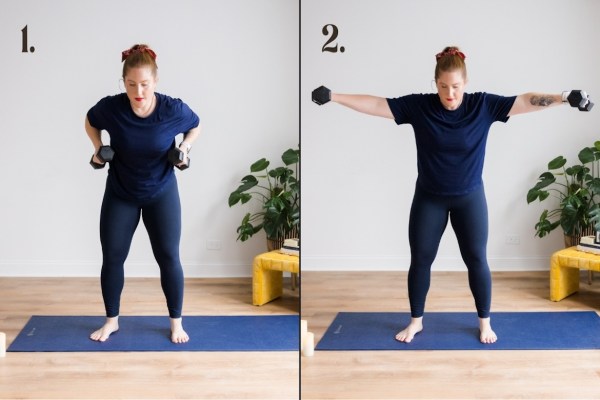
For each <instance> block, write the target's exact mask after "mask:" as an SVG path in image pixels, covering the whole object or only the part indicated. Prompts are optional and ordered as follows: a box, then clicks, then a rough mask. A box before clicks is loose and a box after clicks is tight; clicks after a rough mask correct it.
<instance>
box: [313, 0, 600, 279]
mask: <svg viewBox="0 0 600 400" xmlns="http://www.w3.org/2000/svg"><path fill="white" fill-rule="evenodd" d="M598 16H600V2H598V1H595V0H569V1H567V0H502V1H478V0H454V1H435V0H425V1H399V0H370V1H364V0H326V1H323V0H303V1H302V9H301V31H302V43H301V71H302V84H301V107H302V113H301V126H302V151H303V154H302V157H303V159H302V179H303V187H302V229H303V231H302V235H303V240H302V268H303V269H304V270H407V269H408V265H409V262H410V252H409V246H408V234H407V230H408V214H409V209H410V204H411V200H412V195H413V189H414V182H415V179H416V156H415V148H414V147H415V144H414V137H413V132H412V128H411V127H410V126H407V125H404V126H397V125H396V124H395V123H394V122H393V121H388V120H384V119H378V118H375V117H370V116H366V115H361V114H358V113H355V112H352V111H350V110H348V109H345V108H343V107H341V106H339V105H337V104H327V105H325V106H322V107H318V106H316V105H314V104H313V103H311V100H310V93H311V91H312V89H314V88H315V87H317V86H319V85H321V84H325V85H326V86H328V87H330V88H331V89H332V90H334V91H337V92H339V93H368V94H374V95H379V96H384V97H396V96H400V95H404V94H409V93H421V92H423V93H426V92H432V91H433V90H434V89H433V86H432V79H433V70H434V67H435V58H434V55H435V54H436V53H437V52H439V51H441V50H442V49H443V47H444V46H446V45H458V46H460V47H461V48H462V49H463V50H464V52H465V53H466V55H467V60H466V61H467V66H468V69H469V78H470V82H469V84H468V86H467V91H469V92H475V91H487V92H491V93H497V94H502V95H515V94H520V93H523V92H528V91H539V92H549V93H560V92H561V91H563V90H568V89H584V90H587V91H588V93H590V94H591V96H592V99H595V100H597V101H600V79H598V72H599V71H600V68H599V66H600V53H599V52H598V43H599V42H600V24H598V21H597V19H598ZM326 24H335V25H336V26H337V27H338V29H339V36H338V38H337V40H336V42H337V44H338V46H344V48H345V52H344V53H341V52H337V53H324V52H322V47H323V45H324V44H325V42H326V40H327V37H326V36H324V35H323V34H322V32H321V29H322V27H323V26H324V25H326ZM336 42H334V43H333V44H335V43H336ZM599 107H600V106H599ZM599 122H600V108H596V109H594V110H592V112H590V113H583V112H579V111H577V110H575V109H572V108H570V107H560V108H557V109H552V110H546V111H543V112H540V113H535V114H528V115H523V116H517V117H513V118H511V119H510V121H509V122H508V123H507V124H502V123H496V124H494V125H493V126H492V129H491V132H490V138H489V141H488V150H487V158H486V165H485V170H484V180H485V182H486V194H487V198H488V206H489V221H490V237H489V245H488V256H489V262H490V266H491V268H492V269H493V270H537V269H539V270H547V269H548V262H549V257H550V255H551V254H552V252H554V251H555V250H557V249H559V248H561V246H563V244H562V233H561V232H558V230H557V231H555V232H554V233H553V234H552V235H551V236H550V237H548V238H544V239H539V238H536V237H534V233H535V230H534V228H533V227H534V225H535V223H536V222H537V219H538V217H539V214H540V212H541V210H543V209H544V208H547V207H548V205H547V204H541V205H540V204H537V203H536V204H532V205H527V203H526V200H525V196H526V193H527V190H528V189H529V188H530V187H531V186H532V185H533V184H534V183H535V181H536V178H537V177H538V176H539V174H540V173H541V172H543V171H544V170H545V168H546V165H547V162H548V161H550V160H551V159H552V158H554V157H555V156H558V155H560V154H562V155H564V156H566V157H567V158H568V159H569V160H572V161H575V160H576V155H577V153H578V151H579V150H580V149H581V148H582V147H584V146H589V145H592V143H593V142H594V141H596V140H599V139H600V131H599V128H600V124H599ZM508 235H518V236H519V237H520V244H518V245H515V244H507V243H506V237H507V236H508ZM436 269H437V270H462V269H464V264H463V262H462V260H461V258H460V253H459V250H458V246H457V244H456V238H455V236H454V233H453V232H452V229H451V227H449V228H448V229H447V230H446V233H445V235H444V237H443V239H442V243H441V246H440V250H439V253H438V258H437V260H436V262H435V264H434V270H436Z"/></svg>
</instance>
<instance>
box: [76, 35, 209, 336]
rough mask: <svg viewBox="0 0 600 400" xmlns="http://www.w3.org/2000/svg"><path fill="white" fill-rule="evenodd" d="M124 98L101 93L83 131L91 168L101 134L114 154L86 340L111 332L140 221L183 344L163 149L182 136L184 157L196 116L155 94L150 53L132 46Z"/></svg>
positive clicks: (171, 187)
mask: <svg viewBox="0 0 600 400" xmlns="http://www.w3.org/2000/svg"><path fill="white" fill-rule="evenodd" d="M122 61H124V63H123V81H124V84H125V88H126V93H121V94H118V95H116V96H108V97H105V98H103V99H102V100H100V101H99V102H98V103H97V104H96V105H95V106H94V107H92V108H91V109H90V110H89V111H88V113H87V116H86V120H85V130H86V132H87V134H88V136H89V138H90V140H91V141H92V144H93V145H94V148H95V152H94V156H93V157H92V161H93V162H94V163H98V164H103V160H101V159H100V158H98V157H97V153H98V150H99V148H100V146H102V137H101V131H102V130H106V131H107V132H108V134H109V135H110V146H111V148H112V149H113V150H114V152H115V155H114V158H113V159H112V161H111V162H110V168H109V170H108V178H107V181H106V189H105V192H104V199H103V201H102V209H101V213H100V242H101V244H102V272H101V277H100V281H101V287H102V297H103V299H104V305H105V309H106V323H105V324H104V326H102V327H101V328H100V329H98V330H97V331H95V332H93V333H92V334H91V335H90V338H91V339H92V340H96V341H100V342H104V341H105V340H107V339H108V337H109V336H110V335H111V334H112V333H114V332H116V331H117V330H118V329H119V321H118V319H119V306H120V298H121V292H122V290H123V285H124V269H123V264H124V262H125V259H126V258H127V254H128V252H129V248H130V245H131V240H132V238H133V234H134V232H135V230H136V227H137V225H138V223H139V220H140V216H141V217H142V219H143V221H144V225H145V226H146V230H147V231H148V236H149V237H150V243H151V245H152V251H153V253H154V257H155V259H156V261H157V262H158V265H159V267H160V276H161V286H162V289H163V292H164V294H165V297H166V301H167V307H168V311H169V317H170V322H171V341H172V342H173V343H185V342H187V341H188V340H189V336H188V334H187V333H186V332H185V330H184V329H183V324H182V317H181V311H182V306H183V284H184V282H183V269H182V266H181V261H180V259H179V240H180V236H181V206H180V201H179V191H178V188H177V180H176V178H175V173H174V170H173V165H172V164H171V163H170V162H169V160H168V156H167V154H168V152H169V150H171V149H172V148H173V147H174V146H175V145H176V143H175V137H176V136H177V135H178V134H180V133H183V134H184V136H183V140H182V142H181V143H180V144H179V149H180V150H181V151H182V152H183V153H184V155H185V157H184V159H183V161H182V163H179V164H178V165H181V164H184V163H187V155H188V153H189V151H190V149H191V146H192V143H194V141H195V140H196V138H197V137H198V135H199V134H200V119H199V118H198V116H197V115H196V114H195V113H194V112H193V111H192V110H191V109H190V108H189V107H188V106H187V105H186V104H185V103H183V102H182V101H181V100H179V99H174V98H171V97H169V96H166V95H164V94H160V93H156V92H155V89H156V84H157V82H158V76H157V70H158V67H157V65H156V53H154V51H152V50H151V49H150V48H149V47H148V46H146V45H135V46H133V47H131V48H130V49H128V50H126V51H124V52H123V53H122Z"/></svg>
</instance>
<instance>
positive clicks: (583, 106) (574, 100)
mask: <svg viewBox="0 0 600 400" xmlns="http://www.w3.org/2000/svg"><path fill="white" fill-rule="evenodd" d="M567 101H568V102H569V104H570V105H571V107H577V108H578V109H579V111H590V110H591V109H592V107H594V103H592V102H591V101H590V98H589V96H588V95H587V93H585V92H584V91H583V90H571V93H569V95H568V96H567Z"/></svg>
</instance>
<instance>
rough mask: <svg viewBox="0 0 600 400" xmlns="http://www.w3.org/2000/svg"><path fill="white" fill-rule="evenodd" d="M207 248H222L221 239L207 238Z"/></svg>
mask: <svg viewBox="0 0 600 400" xmlns="http://www.w3.org/2000/svg"><path fill="white" fill-rule="evenodd" d="M206 250H221V241H220V240H207V241H206Z"/></svg>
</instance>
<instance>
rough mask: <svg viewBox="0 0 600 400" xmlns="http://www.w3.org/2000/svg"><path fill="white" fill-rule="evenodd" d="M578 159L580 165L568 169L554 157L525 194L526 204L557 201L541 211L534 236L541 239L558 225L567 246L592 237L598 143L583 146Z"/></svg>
mask: <svg viewBox="0 0 600 400" xmlns="http://www.w3.org/2000/svg"><path fill="white" fill-rule="evenodd" d="M578 158H579V162H580V163H579V164H575V165H572V166H569V167H565V165H566V164H567V160H566V159H565V158H564V157H563V156H558V157H556V158H554V159H553V160H552V161H550V162H549V163H548V171H546V172H544V173H543V174H541V175H540V177H539V178H538V181H537V183H536V184H535V186H533V187H532V188H531V189H529V191H528V192H527V203H528V204H529V203H532V202H533V201H535V200H539V201H540V202H542V201H544V200H546V199H547V198H549V197H552V198H554V199H556V200H557V201H558V205H557V206H556V208H554V209H552V210H544V211H543V212H542V214H541V215H540V218H539V221H538V222H537V223H536V224H535V229H536V233H535V234H536V236H538V237H540V238H542V237H544V236H546V235H547V234H549V233H550V232H551V231H553V230H554V229H556V228H558V227H559V226H560V227H561V228H562V230H563V233H564V237H565V246H567V247H569V246H574V245H576V244H578V243H579V239H580V238H581V236H585V235H593V234H594V227H593V222H594V221H593V220H592V217H593V214H594V213H595V212H596V211H595V210H597V209H598V208H599V206H598V200H599V197H598V195H600V161H599V160H600V141H597V142H595V143H594V146H593V147H584V148H583V149H582V150H581V151H580V152H579V155H578ZM551 195H552V196H551ZM590 212H592V215H590Z"/></svg>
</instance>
